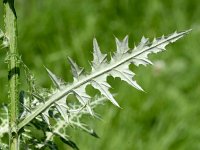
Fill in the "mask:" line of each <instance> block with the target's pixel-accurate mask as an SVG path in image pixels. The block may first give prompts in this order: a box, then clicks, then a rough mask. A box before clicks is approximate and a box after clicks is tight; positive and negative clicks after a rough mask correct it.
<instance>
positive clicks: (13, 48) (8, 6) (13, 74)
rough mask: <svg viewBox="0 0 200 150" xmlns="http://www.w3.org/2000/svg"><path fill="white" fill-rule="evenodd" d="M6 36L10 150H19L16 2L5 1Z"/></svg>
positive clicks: (11, 0) (12, 0)
mask: <svg viewBox="0 0 200 150" xmlns="http://www.w3.org/2000/svg"><path fill="white" fill-rule="evenodd" d="M3 3H4V13H5V16H4V24H5V36H6V38H7V40H8V44H9V45H8V56H7V57H8V80H9V100H10V108H9V114H10V117H9V128H10V129H9V130H10V133H9V149H10V150H19V144H18V143H19V141H18V139H19V138H18V133H17V119H18V103H19V99H18V97H19V96H18V85H19V61H18V52H17V17H16V12H15V9H14V0H4V1H3Z"/></svg>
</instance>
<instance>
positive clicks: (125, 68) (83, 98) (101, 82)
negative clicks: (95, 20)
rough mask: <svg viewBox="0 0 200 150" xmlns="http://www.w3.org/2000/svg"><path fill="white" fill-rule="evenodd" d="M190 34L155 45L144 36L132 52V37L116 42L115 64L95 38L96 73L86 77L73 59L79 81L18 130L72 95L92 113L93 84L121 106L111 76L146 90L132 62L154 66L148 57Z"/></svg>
mask: <svg viewBox="0 0 200 150" xmlns="http://www.w3.org/2000/svg"><path fill="white" fill-rule="evenodd" d="M189 31H190V30H188V31H184V32H180V33H177V32H175V33H173V34H171V35H169V36H162V37H161V38H158V39H155V40H154V41H153V42H150V41H149V40H148V39H147V38H144V37H143V38H142V40H141V42H140V43H139V45H138V46H136V47H135V48H134V49H129V47H128V37H125V38H124V40H122V41H119V40H116V44H117V52H116V53H115V55H114V56H113V57H112V59H111V61H107V60H106V57H105V55H104V54H101V52H100V49H99V47H98V44H97V42H96V40H95V39H94V41H93V49H94V54H93V56H94V59H93V63H92V69H93V70H92V72H91V73H90V74H85V75H83V69H82V68H79V67H78V65H77V64H75V63H74V62H73V61H72V60H71V59H70V58H69V62H70V64H71V68H72V73H73V76H74V79H75V80H74V82H73V83H72V84H69V85H67V86H65V87H64V88H63V89H62V90H57V92H54V93H52V95H50V96H49V98H48V99H47V101H46V102H45V103H43V104H41V105H38V106H37V108H35V109H34V110H32V112H31V113H29V114H28V115H27V117H26V118H25V119H24V120H23V121H21V122H19V124H18V129H21V128H22V127H23V126H25V125H26V124H28V123H29V122H30V121H31V120H33V119H34V118H35V117H36V116H38V115H39V114H41V113H42V112H44V111H45V110H46V109H47V108H48V107H50V106H52V105H54V104H55V103H56V102H57V101H59V100H60V99H62V98H63V97H67V96H68V95H69V94H72V93H73V94H74V93H75V96H76V97H77V98H78V100H79V102H80V103H81V104H82V105H84V104H86V108H87V111H89V112H90V111H91V110H92V109H91V107H90V105H89V104H90V103H89V99H90V98H89V96H88V95H87V93H86V92H85V88H86V86H87V85H88V84H91V85H92V86H93V87H94V88H96V89H98V90H99V91H100V92H101V94H102V95H104V96H106V97H107V98H108V99H109V100H110V101H111V102H112V103H113V104H114V105H116V106H118V107H119V105H118V103H117V102H116V100H115V99H114V98H113V96H112V94H111V93H110V91H109V88H110V87H111V86H110V85H109V84H108V83H107V77H108V76H110V75H111V76H114V77H119V78H121V80H124V81H126V82H127V83H128V84H130V85H131V86H133V87H135V88H137V89H139V90H142V88H141V87H140V86H139V85H138V84H137V83H136V81H135V80H134V79H133V77H134V73H131V70H130V69H129V65H130V64H131V63H133V64H135V65H137V66H138V65H140V64H142V65H147V64H151V61H150V60H149V59H148V54H150V53H157V52H161V51H164V50H165V46H166V45H168V44H169V43H173V42H175V41H176V40H178V39H180V38H181V37H183V36H184V35H186V34H187V33H188V32H189ZM116 54H117V55H116ZM97 66H98V67H97ZM80 76H81V78H80Z"/></svg>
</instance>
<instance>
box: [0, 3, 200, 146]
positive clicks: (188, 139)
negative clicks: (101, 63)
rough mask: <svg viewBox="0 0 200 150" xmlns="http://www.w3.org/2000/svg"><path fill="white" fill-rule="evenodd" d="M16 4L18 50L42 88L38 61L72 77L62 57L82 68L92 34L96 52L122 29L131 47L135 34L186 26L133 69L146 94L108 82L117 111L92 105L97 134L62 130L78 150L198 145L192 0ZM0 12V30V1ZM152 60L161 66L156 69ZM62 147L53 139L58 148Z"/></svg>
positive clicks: (198, 73) (1, 53) (199, 25)
mask: <svg viewBox="0 0 200 150" xmlns="http://www.w3.org/2000/svg"><path fill="white" fill-rule="evenodd" d="M16 9H17V12H18V27H19V42H18V44H19V45H18V48H19V51H20V53H21V55H22V58H23V60H24V62H25V63H26V64H27V65H28V66H29V68H30V69H31V70H32V71H33V73H34V74H35V76H36V78H37V83H38V84H40V85H42V86H44V87H48V86H50V84H51V83H50V79H48V78H47V73H46V71H45V69H44V67H43V65H45V66H47V67H48V68H50V69H51V70H52V71H53V72H55V73H56V74H57V75H60V76H62V77H63V78H64V79H65V80H67V81H72V75H71V72H70V70H69V69H70V66H69V65H68V64H67V61H66V56H70V57H72V58H73V59H74V60H76V62H77V63H78V64H80V65H82V66H83V67H85V68H87V69H88V70H89V69H90V67H89V63H88V60H92V39H93V37H96V38H97V40H98V42H99V45H100V47H101V49H102V50H103V52H110V51H112V52H113V51H114V50H115V42H114V36H116V37H119V38H121V39H122V38H123V37H124V36H125V35H126V34H128V35H129V37H130V47H133V46H134V43H136V44H137V43H138V42H139V40H140V38H141V37H142V36H143V35H144V36H146V37H151V38H153V37H155V36H156V37H157V36H161V35H162V34H169V33H171V32H173V31H175V30H178V31H181V30H185V29H189V28H192V29H193V31H192V33H191V34H189V35H188V36H187V37H185V38H184V39H181V40H180V41H178V42H176V43H174V44H172V45H171V46H169V47H168V48H167V49H168V50H167V51H166V52H164V53H161V54H158V55H156V56H153V55H152V56H151V59H152V60H153V62H155V64H157V65H155V66H148V67H146V68H145V67H140V68H136V67H133V70H134V72H135V73H136V74H137V76H136V78H137V81H138V82H139V84H140V85H141V86H142V87H143V88H144V90H145V91H146V93H142V92H140V91H137V90H135V89H134V88H132V87H130V86H129V85H127V84H126V83H124V82H121V81H119V80H116V79H113V78H110V79H109V82H110V83H111V84H112V85H113V87H114V88H113V89H112V91H113V92H114V93H118V95H117V96H116V99H117V100H118V102H119V104H120V105H121V107H122V108H123V109H118V108H115V107H114V106H113V105H111V104H110V103H109V102H107V105H105V106H103V107H101V108H99V109H98V112H99V113H100V114H101V115H102V118H103V121H99V120H96V119H93V118H91V119H90V121H89V122H90V124H91V125H92V126H93V128H95V129H96V131H97V133H98V134H99V135H100V139H94V138H92V137H90V136H88V135H87V134H85V133H83V132H81V131H76V132H74V131H73V130H72V131H69V132H70V133H71V135H72V139H74V140H75V141H76V142H77V144H78V145H79V147H80V148H81V149H83V150H101V149H105V150H113V149H116V150H123V149H124V150H197V149H200V143H199V140H200V129H199V126H200V119H199V116H200V107H199V106H200V100H199V97H200V92H199V91H200V80H199V77H200V69H199V67H200V59H199V57H200V55H199V54H200V50H199V37H200V19H199V16H200V1H198V0H190V1H189V0H176V1H174V0H163V1H160V0H145V1H141V0H95V1H94V0H84V1H83V0H60V1H54V0H48V1H41V0H29V1H27V0H18V1H16ZM0 15H1V17H0V18H1V19H0V27H2V26H3V25H2V6H0ZM5 54H6V52H5V50H0V66H1V67H0V83H1V85H0V89H1V93H0V101H1V102H5V103H7V95H6V93H7V90H8V89H7V86H5V85H6V83H7V66H6V64H4V57H5ZM157 61H161V63H163V64H164V66H163V67H161V68H160V69H159V66H158V65H159V62H157ZM156 66H157V67H156ZM21 80H25V79H24V78H22V79H21ZM22 88H23V87H22ZM66 148H67V149H68V147H66V146H64V145H62V144H60V149H66Z"/></svg>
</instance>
